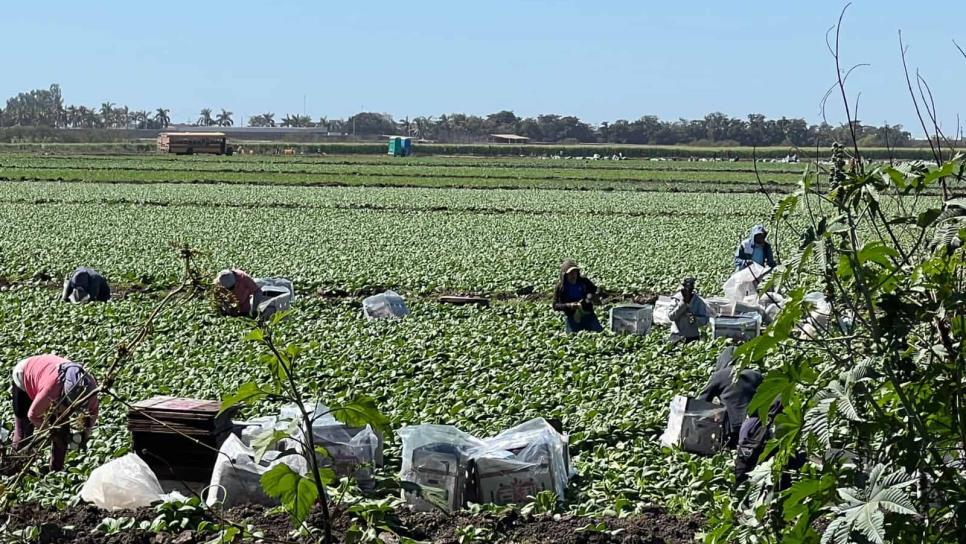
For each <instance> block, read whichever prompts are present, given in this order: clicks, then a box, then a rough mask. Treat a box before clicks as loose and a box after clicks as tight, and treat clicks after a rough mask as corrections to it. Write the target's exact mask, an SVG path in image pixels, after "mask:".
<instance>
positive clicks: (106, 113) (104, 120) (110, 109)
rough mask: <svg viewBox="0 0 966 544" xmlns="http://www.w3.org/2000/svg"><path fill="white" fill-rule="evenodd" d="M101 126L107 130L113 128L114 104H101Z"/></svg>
mask: <svg viewBox="0 0 966 544" xmlns="http://www.w3.org/2000/svg"><path fill="white" fill-rule="evenodd" d="M101 124H103V125H104V126H105V127H107V128H111V127H112V126H114V103H113V102H104V103H103V104H101Z"/></svg>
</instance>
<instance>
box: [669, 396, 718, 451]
mask: <svg viewBox="0 0 966 544" xmlns="http://www.w3.org/2000/svg"><path fill="white" fill-rule="evenodd" d="M670 407H671V412H670V414H669V415H668V420H667V429H666V430H665V431H664V434H662V435H661V438H660V440H661V444H662V445H663V446H666V447H669V448H672V447H677V448H681V449H682V450H684V451H687V452H691V453H698V454H701V455H714V454H715V453H716V452H717V451H718V450H720V449H721V446H722V444H723V437H724V421H725V414H726V409H725V407H724V406H721V405H718V404H713V403H710V402H706V401H703V400H699V399H689V398H688V397H684V396H681V395H675V397H674V398H673V399H671V406H670Z"/></svg>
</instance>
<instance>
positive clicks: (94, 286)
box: [62, 267, 111, 304]
mask: <svg viewBox="0 0 966 544" xmlns="http://www.w3.org/2000/svg"><path fill="white" fill-rule="evenodd" d="M62 298H63V300H64V302H73V303H74V304H84V303H85V302H91V301H94V302H107V301H108V300H111V287H110V285H108V283H107V280H106V279H104V276H102V275H101V273H100V272H98V271H97V270H94V269H92V268H84V267H81V268H78V269H77V270H74V272H73V273H72V274H71V275H70V276H69V277H68V278H67V279H65V280H64V295H63V297H62Z"/></svg>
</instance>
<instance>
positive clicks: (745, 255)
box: [734, 225, 775, 271]
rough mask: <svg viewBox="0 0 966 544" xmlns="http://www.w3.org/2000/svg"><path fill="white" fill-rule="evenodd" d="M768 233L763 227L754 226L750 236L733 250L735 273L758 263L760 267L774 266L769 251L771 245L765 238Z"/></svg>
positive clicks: (773, 258) (773, 260)
mask: <svg viewBox="0 0 966 544" xmlns="http://www.w3.org/2000/svg"><path fill="white" fill-rule="evenodd" d="M766 237H768V231H767V230H765V226H764V225H755V226H754V227H752V229H751V234H750V235H749V236H748V238H745V239H744V240H742V241H741V242H740V243H739V244H738V249H736V250H735V262H734V264H735V271H738V270H741V269H742V268H746V267H748V266H750V265H751V263H758V264H760V265H762V266H767V267H769V268H773V267H774V266H775V256H774V254H773V253H772V251H771V244H769V243H768V242H767V241H766V240H765V238H766Z"/></svg>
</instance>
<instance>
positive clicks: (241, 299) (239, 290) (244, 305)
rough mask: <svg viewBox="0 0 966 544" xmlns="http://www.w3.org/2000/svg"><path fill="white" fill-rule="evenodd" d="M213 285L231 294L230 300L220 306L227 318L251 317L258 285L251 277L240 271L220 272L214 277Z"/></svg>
mask: <svg viewBox="0 0 966 544" xmlns="http://www.w3.org/2000/svg"><path fill="white" fill-rule="evenodd" d="M215 285H216V286H219V287H222V288H224V289H225V290H227V291H228V293H230V294H231V297H230V300H228V301H224V303H223V304H222V305H221V312H222V313H223V314H225V315H229V316H249V317H250V316H251V315H252V308H255V307H256V306H257V305H256V301H255V300H254V297H255V295H256V293H258V284H257V283H255V280H254V279H252V277H251V276H249V275H248V274H246V273H245V272H244V271H242V270H238V269H226V270H222V271H221V272H219V273H218V275H217V276H216V277H215Z"/></svg>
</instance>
